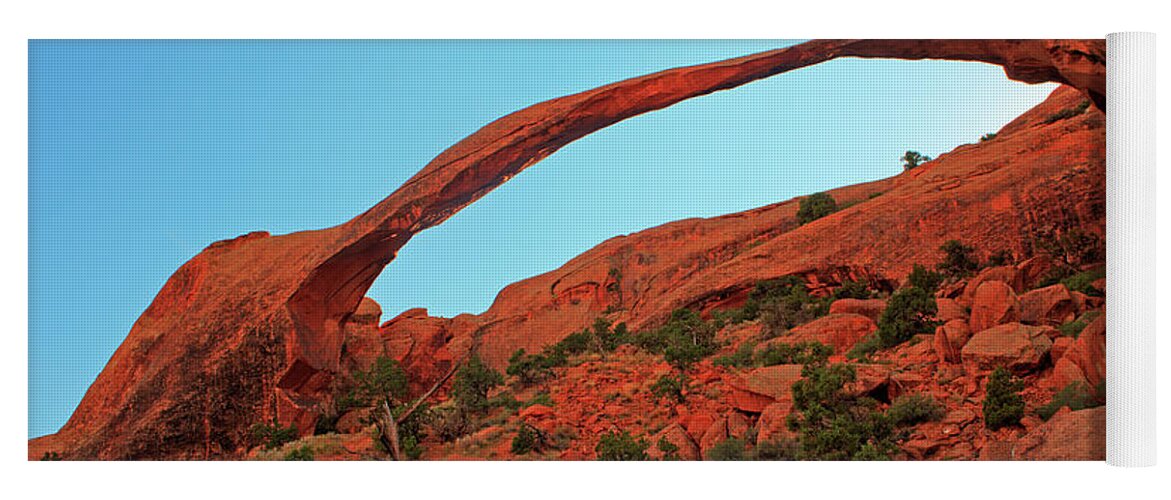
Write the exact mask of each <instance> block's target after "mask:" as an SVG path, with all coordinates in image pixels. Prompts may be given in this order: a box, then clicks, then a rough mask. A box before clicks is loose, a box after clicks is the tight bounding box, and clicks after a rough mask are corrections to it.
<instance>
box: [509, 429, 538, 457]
mask: <svg viewBox="0 0 1171 500" xmlns="http://www.w3.org/2000/svg"><path fill="white" fill-rule="evenodd" d="M539 440H540V436H538V435H537V432H536V431H534V430H533V428H532V427H529V426H528V425H521V426H520V429H517V431H516V437H514V438H512V454H513V455H525V454H528V453H530V452H533V451H537V446H538V444H539Z"/></svg>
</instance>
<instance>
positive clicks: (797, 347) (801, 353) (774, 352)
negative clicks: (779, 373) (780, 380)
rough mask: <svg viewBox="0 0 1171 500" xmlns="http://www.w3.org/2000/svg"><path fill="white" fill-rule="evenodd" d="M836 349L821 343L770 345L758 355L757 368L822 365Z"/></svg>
mask: <svg viewBox="0 0 1171 500" xmlns="http://www.w3.org/2000/svg"><path fill="white" fill-rule="evenodd" d="M833 353H834V349H833V348H832V347H830V346H827V345H825V344H822V343H821V342H798V343H796V344H779V343H778V344H770V345H768V346H766V347H765V348H764V349H762V350H760V351H759V352H757V353H756V357H755V364H756V366H773V365H793V364H797V365H804V364H809V363H822V362H825V360H827V359H829V356H830V355H831V354H833Z"/></svg>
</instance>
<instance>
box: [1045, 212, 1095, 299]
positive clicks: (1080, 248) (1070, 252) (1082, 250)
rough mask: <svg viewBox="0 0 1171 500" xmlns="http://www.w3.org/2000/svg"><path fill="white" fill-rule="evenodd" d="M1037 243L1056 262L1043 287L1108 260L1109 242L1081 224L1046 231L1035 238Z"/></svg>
mask: <svg viewBox="0 0 1171 500" xmlns="http://www.w3.org/2000/svg"><path fill="white" fill-rule="evenodd" d="M1033 246H1034V248H1035V249H1036V250H1040V251H1041V252H1043V253H1045V254H1046V255H1048V256H1049V257H1050V258H1052V259H1053V263H1054V264H1056V265H1055V266H1054V268H1053V269H1052V270H1051V271H1050V274H1048V275H1047V276H1046V279H1045V280H1042V282H1041V283H1040V286H1049V285H1052V284H1055V283H1057V282H1059V281H1060V280H1061V279H1063V278H1066V277H1069V276H1073V275H1074V274H1077V273H1078V271H1079V270H1080V269H1081V268H1082V267H1084V266H1087V265H1091V264H1097V263H1100V262H1103V261H1105V260H1106V243H1105V242H1104V241H1103V240H1102V238H1101V237H1100V236H1098V235H1096V234H1094V233H1088V232H1085V231H1083V230H1081V228H1077V227H1074V228H1069V229H1067V230H1065V231H1062V232H1058V231H1057V230H1051V231H1047V232H1044V233H1043V234H1041V235H1040V236H1039V237H1038V238H1037V239H1035V240H1034V242H1033Z"/></svg>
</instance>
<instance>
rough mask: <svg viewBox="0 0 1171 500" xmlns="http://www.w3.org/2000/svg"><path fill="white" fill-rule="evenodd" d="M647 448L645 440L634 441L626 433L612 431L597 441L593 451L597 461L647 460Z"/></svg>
mask: <svg viewBox="0 0 1171 500" xmlns="http://www.w3.org/2000/svg"><path fill="white" fill-rule="evenodd" d="M647 446H648V445H647V441H646V439H643V438H638V439H635V438H634V436H631V435H630V433H629V432H626V431H622V432H617V431H613V432H608V433H606V434H604V435H602V439H601V440H599V441H598V446H597V447H595V448H594V451H595V452H596V453H597V455H598V460H610V461H616V460H617V461H633V460H648V457H647V454H646V450H647Z"/></svg>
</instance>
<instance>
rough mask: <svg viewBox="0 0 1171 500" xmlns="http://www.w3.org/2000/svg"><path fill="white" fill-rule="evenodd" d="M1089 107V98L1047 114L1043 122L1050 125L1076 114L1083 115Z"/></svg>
mask: <svg viewBox="0 0 1171 500" xmlns="http://www.w3.org/2000/svg"><path fill="white" fill-rule="evenodd" d="M1089 108H1090V101H1089V99H1086V100H1084V101H1082V102H1079V103H1078V104H1077V106H1074V107H1072V108H1065V109H1063V110H1061V111H1058V112H1056V113H1053V114H1051V115H1049V116H1046V117H1045V120H1043V121H1042V123H1044V124H1046V125H1049V124H1051V123H1057V122H1059V121H1061V120H1067V119H1070V118H1073V117H1075V116H1078V115H1081V114H1082V113H1085V112H1086V110H1087V109H1089Z"/></svg>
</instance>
